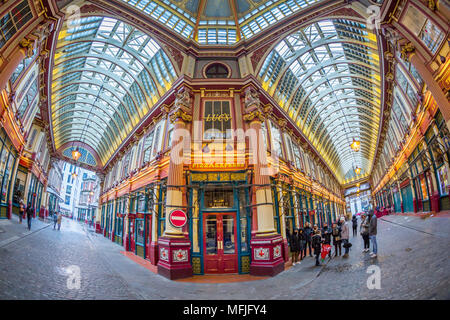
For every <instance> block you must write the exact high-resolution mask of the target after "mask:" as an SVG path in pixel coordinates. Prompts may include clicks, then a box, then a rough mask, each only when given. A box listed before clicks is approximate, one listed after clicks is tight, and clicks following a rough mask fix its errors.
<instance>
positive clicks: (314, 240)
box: [311, 230, 322, 266]
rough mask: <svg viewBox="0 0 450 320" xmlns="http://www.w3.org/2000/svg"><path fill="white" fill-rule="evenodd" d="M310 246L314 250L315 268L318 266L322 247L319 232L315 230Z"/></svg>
mask: <svg viewBox="0 0 450 320" xmlns="http://www.w3.org/2000/svg"><path fill="white" fill-rule="evenodd" d="M311 244H312V246H313V248H314V254H315V255H316V266H320V262H319V256H320V251H321V250H320V249H321V245H322V237H321V236H320V230H316V232H315V234H314V235H313V236H312V238H311Z"/></svg>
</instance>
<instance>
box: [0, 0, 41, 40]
mask: <svg viewBox="0 0 450 320" xmlns="http://www.w3.org/2000/svg"><path fill="white" fill-rule="evenodd" d="M32 17H33V13H32V12H31V9H30V6H29V5H28V0H24V1H22V2H21V3H19V4H18V5H17V6H15V7H14V8H13V9H12V10H11V11H10V12H8V13H6V14H5V15H4V16H3V17H1V18H0V49H1V48H2V47H3V46H4V45H5V44H6V43H7V42H8V40H9V39H11V38H12V37H13V36H14V35H15V34H16V32H17V31H18V30H20V28H22V27H23V26H24V25H25V24H26V23H27V22H28V21H30V20H31V18H32Z"/></svg>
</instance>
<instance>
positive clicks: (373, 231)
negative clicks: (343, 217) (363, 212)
mask: <svg viewBox="0 0 450 320" xmlns="http://www.w3.org/2000/svg"><path fill="white" fill-rule="evenodd" d="M369 215H370V216H369V217H370V220H369V238H370V240H371V241H372V252H371V253H370V257H371V258H376V257H377V253H378V245H377V223H378V221H377V216H376V215H375V213H374V212H373V211H370V213H369Z"/></svg>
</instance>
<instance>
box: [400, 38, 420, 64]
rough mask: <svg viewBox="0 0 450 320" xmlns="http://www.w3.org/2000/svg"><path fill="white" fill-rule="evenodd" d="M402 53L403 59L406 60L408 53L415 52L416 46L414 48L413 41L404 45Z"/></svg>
mask: <svg viewBox="0 0 450 320" xmlns="http://www.w3.org/2000/svg"><path fill="white" fill-rule="evenodd" d="M401 48H402V49H401V51H400V52H401V55H402V59H403V60H405V61H408V55H409V53H413V52H414V51H415V50H416V48H414V46H413V44H412V43H411V42H408V43H407V44H405V45H403V46H402V47H401Z"/></svg>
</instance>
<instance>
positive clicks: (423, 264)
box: [0, 216, 450, 300]
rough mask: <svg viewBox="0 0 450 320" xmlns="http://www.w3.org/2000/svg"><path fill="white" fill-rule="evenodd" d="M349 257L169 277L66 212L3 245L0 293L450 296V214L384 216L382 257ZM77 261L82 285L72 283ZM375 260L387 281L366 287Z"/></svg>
mask: <svg viewBox="0 0 450 320" xmlns="http://www.w3.org/2000/svg"><path fill="white" fill-rule="evenodd" d="M351 242H352V243H353V246H352V248H351V251H350V257H349V258H348V259H342V258H340V257H338V258H334V259H332V260H331V261H329V262H328V264H327V265H325V266H323V267H314V260H313V259H312V258H309V257H308V258H307V259H306V260H304V261H303V262H302V264H301V265H297V266H294V267H292V268H290V269H289V270H287V271H285V272H283V273H281V274H279V275H278V276H276V277H274V278H269V279H265V280H258V281H251V282H235V283H221V284H207V283H187V282H176V281H170V280H167V279H166V278H163V277H161V276H159V275H156V274H154V273H152V272H151V271H149V270H147V269H146V268H144V267H142V266H140V265H138V264H137V263H135V262H133V261H132V260H130V259H129V258H127V257H125V256H124V255H122V254H121V253H120V251H121V250H123V248H122V247H120V246H118V245H116V244H114V243H112V242H111V241H110V240H108V239H106V238H104V237H103V236H101V235H98V234H95V233H94V232H93V230H92V229H89V228H86V226H84V225H80V224H79V223H77V222H75V221H72V220H67V219H64V221H63V225H62V228H61V231H59V232H58V231H56V230H53V228H52V227H47V228H43V229H41V230H39V231H36V232H34V233H32V234H29V235H27V236H25V237H23V238H21V239H18V240H15V241H13V242H11V243H9V244H6V245H3V246H2V247H0V299H295V300H300V299H333V300H334V299H450V289H449V288H450V260H449V253H448V249H449V248H450V219H449V218H448V217H444V218H442V217H433V218H428V219H420V218H417V217H405V216H388V217H383V220H382V219H380V220H379V224H378V247H379V253H378V258H377V259H371V258H369V256H368V254H364V253H362V239H361V237H360V236H357V237H355V238H352V239H351ZM73 265H75V266H78V267H79V268H80V269H79V270H80V274H81V282H80V285H81V286H80V289H68V286H67V281H68V279H69V278H70V275H69V274H68V272H67V270H68V269H67V268H70V266H73ZM371 265H377V266H379V268H380V272H381V289H372V290H369V289H368V288H367V285H366V283H367V279H368V277H369V276H370V274H368V273H367V268H368V267H369V266H371Z"/></svg>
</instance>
